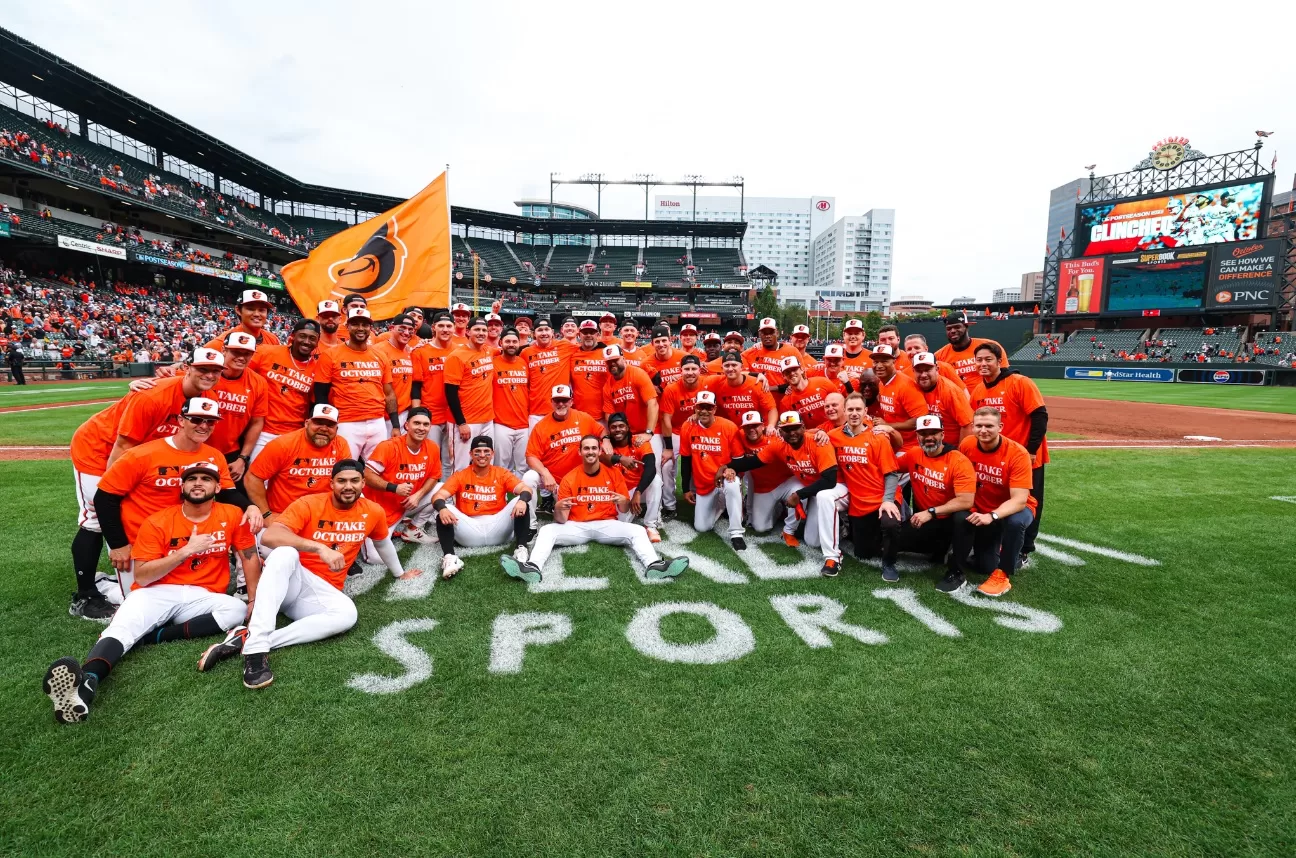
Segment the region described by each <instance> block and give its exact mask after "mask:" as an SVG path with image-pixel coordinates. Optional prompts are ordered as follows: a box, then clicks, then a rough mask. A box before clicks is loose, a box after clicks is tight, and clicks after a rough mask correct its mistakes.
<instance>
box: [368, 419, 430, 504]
mask: <svg viewBox="0 0 1296 858" xmlns="http://www.w3.org/2000/svg"><path fill="white" fill-rule="evenodd" d="M365 467H367V468H368V469H369V470H371V471H373V472H374V473H375V474H378V475H379V476H380V477H382V478H383V479H384V480H386V481H387V482H389V483H396V484H397V485H400V484H401V483H409V484H410V485H411V486H413V487H414V491H418V490H419V489H421V488H423V485H424V483H426V482H427V481H428V480H432V481H434V482H435V481H436V480H439V479H441V448H440V447H439V446H437V443H436V442H435V441H433V440H431V439H430V438H428V439H424V441H423V443H422V444H421V445H420V446H419V449H418V451H417V452H413V453H411V452H410V448H409V438H408V437H407V436H405V435H397V436H396V437H395V438H388V439H387V440H386V441H383V442H382V443H380V444H379V445H378V446H377V447H376V448H375V449H374V451H373V452H372V453H371V454H369V458H368V459H367V460H365ZM364 496H365V497H367V498H369V500H371V501H373V502H374V503H376V504H378V506H380V507H382V508H383V512H385V513H387V525H388V526H389V527H390V526H391V525H393V524H395V523H396V522H398V521H400V519H401V516H402V515H404V514H405V508H404V507H403V506H402V503H404V501H405V498H403V497H401V496H400V495H398V494H396V493H395V492H389V491H387V490H386V489H375V488H371V487H370V486H368V485H366V486H365V487H364Z"/></svg>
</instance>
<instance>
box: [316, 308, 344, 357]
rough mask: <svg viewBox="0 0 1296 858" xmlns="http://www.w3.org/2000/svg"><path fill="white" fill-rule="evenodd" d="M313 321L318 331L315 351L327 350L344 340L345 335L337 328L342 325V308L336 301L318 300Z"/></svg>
mask: <svg viewBox="0 0 1296 858" xmlns="http://www.w3.org/2000/svg"><path fill="white" fill-rule="evenodd" d="M315 322H316V323H317V324H318V325H319V331H320V335H319V342H318V343H316V349H315V350H316V351H321V352H322V351H327V350H328V349H331V348H333V347H334V346H340V345H342V343H343V342H345V341H346V337H344V336H341V335H339V334H338V328H339V327H341V325H342V308H341V307H340V306H338V302H337V301H331V300H330V301H320V302H319V303H318V304H316V305H315Z"/></svg>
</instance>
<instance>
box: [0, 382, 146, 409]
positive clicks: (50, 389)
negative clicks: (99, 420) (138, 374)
mask: <svg viewBox="0 0 1296 858" xmlns="http://www.w3.org/2000/svg"><path fill="white" fill-rule="evenodd" d="M129 384H130V382H129V381H64V382H59V383H57V384H53V383H51V384H28V385H27V386H25V387H18V386H16V385H9V384H6V385H3V386H0V408H14V407H17V406H20V405H53V404H57V403H60V402H88V401H90V400H97V399H114V398H116V397H120V396H125V395H126V387H127V385H129Z"/></svg>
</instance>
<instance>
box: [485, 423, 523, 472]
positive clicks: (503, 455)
mask: <svg viewBox="0 0 1296 858" xmlns="http://www.w3.org/2000/svg"><path fill="white" fill-rule="evenodd" d="M494 425H495V428H494V429H493V430H492V432H491V437H492V439H493V440H494V441H495V466H496V467H498V468H504V469H505V470H507V471H512V472H513V473H514V474H517V475H518V476H519V477H521V476H522V475H523V474H525V473H526V471H527V463H526V448H527V440H528V439H530V437H531V430H530V429H529V428H522V429H510V428H509V427H507V426H505V425H504V424H503V423H496V424H494Z"/></svg>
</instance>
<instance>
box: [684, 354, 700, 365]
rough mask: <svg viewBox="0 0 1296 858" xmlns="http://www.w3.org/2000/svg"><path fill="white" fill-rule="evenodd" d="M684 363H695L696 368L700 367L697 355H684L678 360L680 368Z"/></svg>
mask: <svg viewBox="0 0 1296 858" xmlns="http://www.w3.org/2000/svg"><path fill="white" fill-rule="evenodd" d="M686 363H695V364H697V365H698V366H701V365H702V359H701V358H699V357H698V356H697V355H684V357H682V358H680V366H684V364H686Z"/></svg>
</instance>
